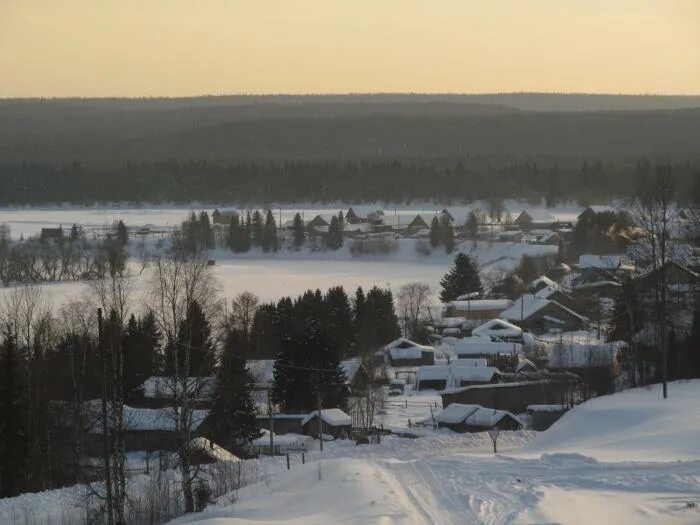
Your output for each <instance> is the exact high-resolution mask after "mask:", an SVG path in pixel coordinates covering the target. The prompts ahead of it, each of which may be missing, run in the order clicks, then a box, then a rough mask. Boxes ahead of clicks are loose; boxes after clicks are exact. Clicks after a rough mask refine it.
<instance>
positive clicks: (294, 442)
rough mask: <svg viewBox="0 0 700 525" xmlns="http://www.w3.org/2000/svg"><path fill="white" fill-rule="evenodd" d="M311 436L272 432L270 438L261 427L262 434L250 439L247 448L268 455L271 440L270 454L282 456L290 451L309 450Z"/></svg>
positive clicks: (250, 451) (254, 452)
mask: <svg viewBox="0 0 700 525" xmlns="http://www.w3.org/2000/svg"><path fill="white" fill-rule="evenodd" d="M313 441H314V440H313V438H312V437H310V436H304V435H301V434H282V435H278V434H277V433H276V432H273V433H272V439H270V431H269V430H266V429H263V430H262V435H261V436H260V437H258V438H256V439H254V440H252V441H251V442H250V443H249V444H248V446H247V450H248V452H249V453H251V454H254V455H260V456H269V455H270V452H271V451H270V443H271V442H272V455H275V456H282V455H284V454H288V453H290V452H308V451H309V450H311V446H312V444H313Z"/></svg>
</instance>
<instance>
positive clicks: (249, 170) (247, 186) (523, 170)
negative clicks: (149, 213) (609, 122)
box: [0, 159, 700, 206]
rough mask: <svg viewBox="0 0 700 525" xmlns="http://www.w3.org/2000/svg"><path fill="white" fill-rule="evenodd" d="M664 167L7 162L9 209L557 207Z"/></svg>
mask: <svg viewBox="0 0 700 525" xmlns="http://www.w3.org/2000/svg"><path fill="white" fill-rule="evenodd" d="M667 167H668V168H669V171H670V173H671V176H672V178H673V179H674V185H675V187H676V188H678V189H679V191H678V195H679V198H680V199H681V200H682V199H683V198H684V197H688V196H690V195H692V193H693V190H694V187H695V181H697V179H698V177H699V176H700V166H698V165H697V164H696V163H691V162H676V163H674V164H672V165H667ZM654 169H655V165H654V164H652V162H650V161H648V160H645V159H640V160H637V161H636V162H630V163H627V164H623V163H611V162H603V161H581V162H580V163H568V164H559V163H558V162H556V161H545V162H539V163H538V162H536V161H532V162H513V163H511V164H503V165H501V166H500V167H497V166H477V165H475V163H474V162H469V161H466V160H465V161H464V162H462V161H456V162H409V161H399V160H390V161H347V162H345V161H340V160H329V161H287V162H281V161H280V162H275V161H268V162H260V163H254V162H235V163H215V162H210V161H207V160H189V161H175V160H170V161H154V162H124V163H120V164H119V165H116V166H113V167H107V166H97V165H91V164H85V163H82V162H79V161H75V162H72V163H66V164H63V165H50V164H42V163H28V162H25V163H12V164H5V165H0V206H13V205H51V204H66V203H70V204H74V205H83V206H84V205H96V204H99V203H115V202H121V203H132V204H139V203H149V204H160V203H166V204H167V203H180V204H182V203H191V202H194V201H198V202H202V203H237V204H245V203H256V204H260V203H300V202H307V203H337V202H346V203H348V202H350V203H374V202H387V203H410V202H412V201H430V200H432V201H436V202H440V203H442V204H453V203H468V202H473V201H476V200H479V199H493V198H500V199H509V198H513V199H520V200H530V201H531V202H540V201H541V199H542V198H543V197H544V199H545V201H546V203H547V205H548V206H554V205H556V204H557V203H561V202H569V201H578V202H579V204H582V205H586V204H588V203H591V202H601V201H603V202H608V201H610V200H611V199H625V198H629V197H630V196H633V195H635V194H636V192H637V189H638V188H639V187H640V186H643V184H644V181H645V180H647V179H648V178H649V177H651V175H652V173H653V171H654Z"/></svg>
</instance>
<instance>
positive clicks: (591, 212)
mask: <svg viewBox="0 0 700 525" xmlns="http://www.w3.org/2000/svg"><path fill="white" fill-rule="evenodd" d="M599 213H617V210H615V208H613V207H612V206H605V205H596V204H592V205H590V206H586V209H584V210H583V211H582V212H581V213H579V214H578V217H576V220H577V221H586V220H588V221H590V220H592V219H594V218H595V216H596V215H598V214H599Z"/></svg>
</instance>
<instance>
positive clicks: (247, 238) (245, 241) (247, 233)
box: [241, 211, 253, 252]
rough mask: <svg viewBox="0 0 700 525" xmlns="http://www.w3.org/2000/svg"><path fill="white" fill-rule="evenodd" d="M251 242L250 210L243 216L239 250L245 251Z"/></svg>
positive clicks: (248, 248) (251, 224) (251, 223)
mask: <svg viewBox="0 0 700 525" xmlns="http://www.w3.org/2000/svg"><path fill="white" fill-rule="evenodd" d="M252 244H253V221H252V219H251V216H250V211H249V212H247V213H246V216H245V227H244V235H243V237H242V242H241V251H242V252H247V251H248V250H250V247H251V246H252Z"/></svg>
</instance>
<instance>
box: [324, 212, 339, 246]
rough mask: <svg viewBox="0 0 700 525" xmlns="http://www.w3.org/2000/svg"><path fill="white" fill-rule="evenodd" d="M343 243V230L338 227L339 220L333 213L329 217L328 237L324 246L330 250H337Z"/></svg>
mask: <svg viewBox="0 0 700 525" xmlns="http://www.w3.org/2000/svg"><path fill="white" fill-rule="evenodd" d="M342 245H343V231H342V230H341V227H340V221H339V219H338V217H336V216H335V215H334V216H333V217H331V223H330V225H329V226H328V237H327V238H326V247H327V248H328V249H330V250H337V249H338V248H340V247H341V246H342Z"/></svg>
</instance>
